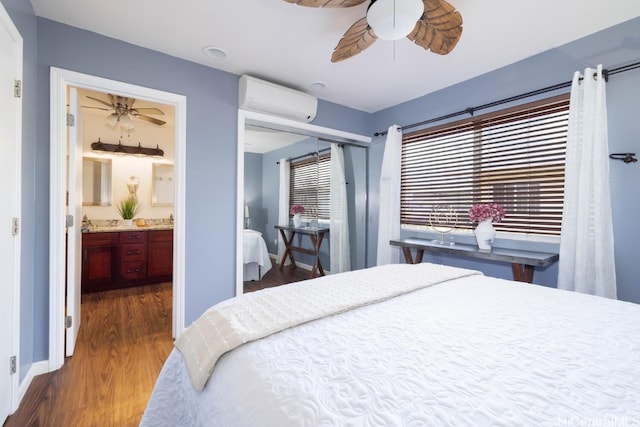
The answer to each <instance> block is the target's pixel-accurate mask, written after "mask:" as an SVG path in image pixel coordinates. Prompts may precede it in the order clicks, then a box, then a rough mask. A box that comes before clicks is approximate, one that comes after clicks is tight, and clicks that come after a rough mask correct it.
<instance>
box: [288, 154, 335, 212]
mask: <svg viewBox="0 0 640 427" xmlns="http://www.w3.org/2000/svg"><path fill="white" fill-rule="evenodd" d="M330 195H331V154H323V155H320V156H319V157H313V158H308V159H305V160H300V161H298V162H291V174H290V181H289V207H291V206H293V205H302V206H304V209H305V216H307V217H310V218H317V219H326V220H328V219H329V210H330V207H331V198H330Z"/></svg>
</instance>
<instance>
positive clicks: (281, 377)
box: [142, 276, 640, 427]
mask: <svg viewBox="0 0 640 427" xmlns="http://www.w3.org/2000/svg"><path fill="white" fill-rule="evenodd" d="M303 284H304V282H301V283H300V284H299V285H297V286H303ZM291 286H296V285H291ZM271 291H277V289H274V290H271ZM142 425H148V426H178V425H179V426H234V427H235V426H282V427H284V426H325V425H327V426H329V425H349V426H439V425H450V426H489V425H494V426H502V425H503V426H573V425H589V426H591V425H594V426H595V425H598V426H599V425H625V426H627V425H628V426H632V425H640V307H639V306H637V305H634V304H630V303H624V302H619V301H612V300H607V299H603V298H598V297H592V296H587V295H582V294H576V293H570V292H565V291H560V290H555V289H548V288H544V287H540V286H535V285H527V284H522V283H516V282H511V281H504V280H498V279H493V278H488V277H484V276H471V277H466V278H462V279H457V280H454V281H450V282H446V283H442V284H438V285H434V286H431V287H428V288H425V289H422V290H419V291H415V292H412V293H410V294H406V295H402V296H399V297H396V298H393V299H391V300H387V301H385V302H381V303H377V304H373V305H369V306H365V307H361V308H358V309H355V310H352V311H348V312H346V313H342V314H339V315H336V316H331V317H327V318H323V319H320V320H315V321H313V322H310V323H306V324H303V325H300V326H297V327H295V328H291V329H287V330H285V331H282V332H279V333H277V334H275V335H271V336H269V337H267V338H263V339H261V340H258V341H254V342H251V343H248V344H245V345H243V346H241V347H239V348H237V349H235V350H233V351H232V352H230V353H228V354H226V355H225V356H223V357H222V358H221V359H220V360H219V362H218V364H217V365H216V368H215V370H214V372H213V375H212V377H211V379H210V381H209V383H208V385H207V386H206V388H205V389H204V390H203V391H202V392H196V391H195V389H194V388H193V386H192V384H191V382H190V380H189V377H188V375H187V372H186V370H185V367H184V364H183V360H182V356H181V354H180V353H179V352H178V351H176V350H174V351H173V352H172V354H171V356H170V357H169V359H168V360H167V363H166V364H165V366H164V368H163V371H162V374H161V376H160V377H159V379H158V382H157V384H156V387H155V390H154V393H153V395H152V398H151V400H150V402H149V406H148V407H147V410H146V412H145V415H144V417H143V420H142Z"/></svg>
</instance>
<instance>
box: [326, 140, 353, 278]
mask: <svg viewBox="0 0 640 427" xmlns="http://www.w3.org/2000/svg"><path fill="white" fill-rule="evenodd" d="M330 194H331V212H330V218H331V223H330V226H329V227H330V230H329V236H331V244H330V245H329V255H330V259H331V273H332V274H334V273H342V272H344V271H349V270H351V250H350V249H349V207H348V206H347V181H346V179H345V177H344V149H343V148H342V147H341V146H340V145H338V144H336V143H332V144H331V193H330Z"/></svg>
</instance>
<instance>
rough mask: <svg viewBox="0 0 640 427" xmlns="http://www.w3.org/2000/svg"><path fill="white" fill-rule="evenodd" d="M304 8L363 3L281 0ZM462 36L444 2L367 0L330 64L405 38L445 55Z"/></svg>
mask: <svg viewBox="0 0 640 427" xmlns="http://www.w3.org/2000/svg"><path fill="white" fill-rule="evenodd" d="M284 1H286V2H288V3H296V4H298V5H300V6H308V7H332V8H342V7H352V6H358V5H360V4H362V3H364V2H365V1H367V0H284ZM461 35H462V16H460V13H458V12H457V11H456V10H455V8H454V7H453V6H451V5H450V4H449V3H447V2H446V1H445V0H371V4H369V7H368V8H367V16H365V17H364V18H362V19H360V20H359V21H357V22H356V23H355V24H353V25H352V26H351V28H349V29H348V30H347V32H346V33H345V34H344V36H342V39H341V40H340V42H338V45H337V46H336V48H335V50H334V51H333V55H332V56H331V62H339V61H344V60H345V59H349V58H351V57H352V56H354V55H357V54H358V53H360V52H362V51H363V50H365V49H366V48H368V47H369V46H371V45H372V44H373V42H375V41H376V39H381V40H399V39H401V38H403V37H406V38H408V39H409V40H411V41H412V42H414V43H415V44H417V45H418V46H421V47H423V48H424V49H425V50H431V52H433V53H437V54H439V55H446V54H448V53H449V52H451V51H452V50H453V48H454V47H455V46H456V44H457V43H458V40H459V39H460V36H461Z"/></svg>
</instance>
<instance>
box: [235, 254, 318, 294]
mask: <svg viewBox="0 0 640 427" xmlns="http://www.w3.org/2000/svg"><path fill="white" fill-rule="evenodd" d="M272 264H273V267H272V268H271V270H269V271H268V272H267V274H265V275H264V277H263V278H262V280H259V281H253V282H244V291H245V292H254V291H257V290H260V289H265V288H272V287H274V286H280V285H282V284H284V283H293V282H299V281H300V280H307V279H308V278H309V277H310V275H311V272H310V271H308V270H305V269H303V268H300V267H298V268H296V269H291V268H290V267H288V266H285V267H284V268H283V269H282V271H280V269H279V268H278V266H277V265H276V263H275V261H273V260H272Z"/></svg>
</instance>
